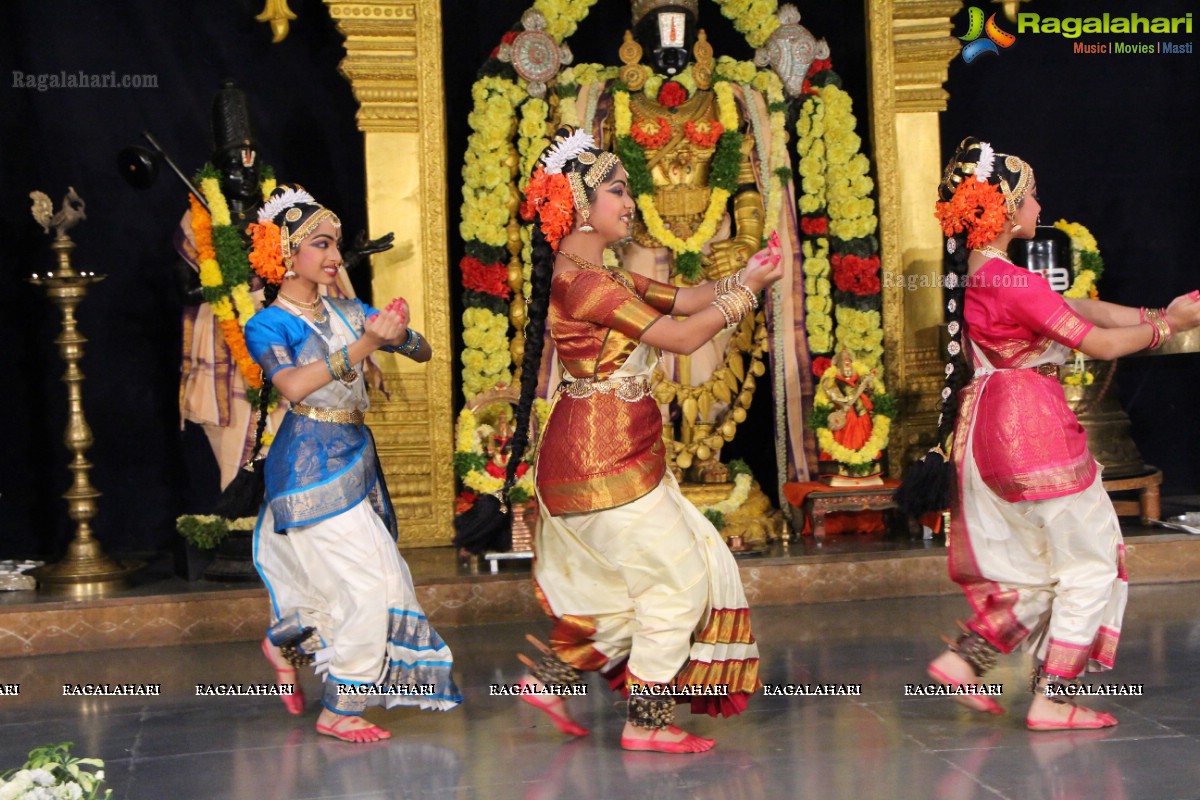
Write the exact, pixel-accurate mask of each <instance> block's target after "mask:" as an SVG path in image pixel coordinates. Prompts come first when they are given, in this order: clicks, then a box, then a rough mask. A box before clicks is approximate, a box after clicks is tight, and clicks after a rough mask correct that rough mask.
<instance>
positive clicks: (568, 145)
mask: <svg viewBox="0 0 1200 800" xmlns="http://www.w3.org/2000/svg"><path fill="white" fill-rule="evenodd" d="M595 146H596V140H595V139H594V138H593V137H592V135H591V134H590V133H588V132H587V131H582V130H577V131H575V132H574V133H572V134H571V135H570V136H568V137H567V138H565V139H563V140H562V141H561V142H559V143H558V144H556V145H554V146H553V147H551V148H550V151H549V152H548V153H546V157H545V158H544V159H542V165H543V166H544V167H545V169H546V174H547V175H561V174H562V171H563V167H565V166H566V165H567V162H568V161H570V160H571V159H572V158H575V157H577V156H578V155H579V154H580V153H582V152H583V151H584V150H590V149H592V148H594V147H595Z"/></svg>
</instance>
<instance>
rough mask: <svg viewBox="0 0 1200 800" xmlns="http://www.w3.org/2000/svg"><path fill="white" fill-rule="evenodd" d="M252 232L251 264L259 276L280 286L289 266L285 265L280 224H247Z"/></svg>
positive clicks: (250, 232) (248, 229)
mask: <svg viewBox="0 0 1200 800" xmlns="http://www.w3.org/2000/svg"><path fill="white" fill-rule="evenodd" d="M246 232H247V233H249V234H250V241H251V246H250V266H251V267H252V268H253V269H254V271H255V273H257V274H258V277H260V278H262V279H263V280H264V281H266V282H267V283H270V284H273V285H275V286H278V285H279V284H281V283H283V274H284V273H285V272H286V271H287V268H286V267H285V266H284V265H283V251H282V244H283V239H282V237H281V236H280V233H279V226H278V225H276V224H275V223H273V222H265V223H262V222H252V223H250V224H249V225H247V226H246Z"/></svg>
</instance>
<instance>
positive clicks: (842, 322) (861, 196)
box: [796, 84, 883, 371]
mask: <svg viewBox="0 0 1200 800" xmlns="http://www.w3.org/2000/svg"><path fill="white" fill-rule="evenodd" d="M814 92H815V94H812V95H810V96H809V97H808V98H807V99H806V100H805V101H804V105H803V106H802V108H801V112H800V116H799V118H798V119H797V121H796V133H797V142H796V152H797V155H798V156H799V158H800V162H799V165H798V171H799V173H800V181H801V192H802V194H801V195H800V198H799V203H798V205H799V209H800V213H801V214H814V213H816V212H818V211H820V210H821V209H822V208H824V209H825V214H826V217H827V218H828V221H829V235H828V236H819V237H816V238H815V239H814V240H810V241H806V242H805V243H804V245H803V254H804V258H805V262H804V276H805V279H804V291H805V295H806V298H805V312H806V317H805V329H806V333H807V334H808V347H809V351H810V352H812V353H814V354H817V353H830V352H833V350H834V349H835V344H834V343H835V341H836V342H837V343H840V344H844V345H846V346H847V347H849V348H850V349H851V350H853V351H854V352H855V353H858V354H859V356H860V358H861V359H862V360H863V362H864V363H866V364H868V365H869V368H870V369H875V370H876V371H880V370H882V368H883V363H882V358H883V327H882V326H883V320H882V317H881V316H880V314H879V312H878V311H859V310H857V309H854V308H841V307H839V308H837V309H836V310H835V309H834V303H833V299H832V295H831V292H832V286H831V285H830V281H829V274H830V268H831V262H830V260H829V259H830V237H836V238H838V239H841V240H843V241H848V240H851V239H860V238H863V237H866V236H871V235H873V234H874V233H875V231H876V229H877V228H878V225H879V219H878V217H877V216H876V215H875V201H874V200H873V199H872V198H871V196H870V195H871V191H872V190H873V189H874V182H873V181H872V180H871V179H870V177H869V176H868V174H867V173H868V171H869V169H870V162H869V161H868V160H867V157H866V156H864V155H863V154H862V153H860V152H859V150H860V148H861V146H862V140H861V139H860V138H859V137H858V135H857V134H855V133H854V128H855V125H856V122H855V118H854V113H853V109H852V105H851V100H850V95H849V94H847V93H846V92H844V91H842V90H841V89H840V88H838V87H837V86H834V85H833V84H827V85H825V86H820V87H814ZM834 319H836V322H837V325H836V329H835V328H834ZM831 334H832V335H831Z"/></svg>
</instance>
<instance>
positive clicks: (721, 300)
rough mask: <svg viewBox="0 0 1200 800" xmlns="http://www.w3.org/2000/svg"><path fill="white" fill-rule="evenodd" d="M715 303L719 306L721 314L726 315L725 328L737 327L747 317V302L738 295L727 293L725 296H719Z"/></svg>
mask: <svg viewBox="0 0 1200 800" xmlns="http://www.w3.org/2000/svg"><path fill="white" fill-rule="evenodd" d="M713 303H714V304H715V305H716V306H717V308H719V309H721V313H722V314H724V315H725V322H726V325H725V327H727V328H732V327H735V326H736V325H737V324H738V323H740V322H741V321H742V319H744V318H745V316H746V312H747V308H746V307H745V305H744V303H745V300H744V299H742V298H740V297H738V296H737V295H736V294H733V293H729V292H727V293H725V294H722V295H718V297H717V299H716V300H714V301H713Z"/></svg>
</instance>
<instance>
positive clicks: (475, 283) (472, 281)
mask: <svg viewBox="0 0 1200 800" xmlns="http://www.w3.org/2000/svg"><path fill="white" fill-rule="evenodd" d="M458 267H459V269H460V270H462V283H463V288H464V289H470V290H471V291H474V292H482V293H483V294H490V295H492V296H493V297H499V298H501V299H502V300H507V299H509V298H510V297H512V289H511V288H509V286H508V267H507V266H505V265H504V264H501V263H496V264H484V263H483V262H482V261H480V260H479V259H477V258H474V257H472V256H466V257H464V258H463V260H462V261H460V262H459V263H458Z"/></svg>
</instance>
